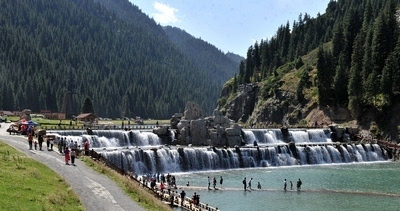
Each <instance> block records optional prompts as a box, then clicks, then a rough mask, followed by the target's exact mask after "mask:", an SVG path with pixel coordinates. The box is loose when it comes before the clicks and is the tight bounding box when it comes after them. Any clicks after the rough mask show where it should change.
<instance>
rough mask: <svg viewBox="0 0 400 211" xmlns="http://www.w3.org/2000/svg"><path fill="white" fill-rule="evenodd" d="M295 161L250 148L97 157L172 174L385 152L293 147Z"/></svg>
mask: <svg viewBox="0 0 400 211" xmlns="http://www.w3.org/2000/svg"><path fill="white" fill-rule="evenodd" d="M295 149H296V152H297V154H298V158H295V157H294V156H293V153H292V152H291V150H290V149H289V147H288V146H286V145H282V146H269V147H257V148H255V147H251V148H237V149H231V148H227V149H212V148H206V147H197V148H191V147H190V148H189V147H185V148H165V147H164V148H158V149H154V148H153V149H140V148H132V149H129V150H119V151H118V150H114V151H100V153H101V154H102V155H103V156H104V157H105V158H107V159H108V160H110V161H111V162H113V163H114V164H115V165H117V166H119V167H121V164H122V165H123V166H122V167H123V168H124V169H125V170H129V171H132V172H136V173H138V174H143V173H155V172H163V173H172V172H182V171H207V170H217V169H233V168H252V167H269V166H293V165H314V164H330V163H351V162H367V161H383V160H386V159H387V156H385V151H382V149H380V147H379V146H378V145H376V144H375V145H366V146H365V147H363V146H362V145H345V146H342V145H337V146H331V145H324V146H305V147H303V146H296V148H295Z"/></svg>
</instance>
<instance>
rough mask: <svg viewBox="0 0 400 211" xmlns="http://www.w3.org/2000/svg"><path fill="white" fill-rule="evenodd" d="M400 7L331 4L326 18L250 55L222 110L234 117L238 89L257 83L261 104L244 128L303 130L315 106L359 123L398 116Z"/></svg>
mask: <svg viewBox="0 0 400 211" xmlns="http://www.w3.org/2000/svg"><path fill="white" fill-rule="evenodd" d="M399 5H400V4H399V1H398V0H363V1H351V0H338V1H331V2H330V3H329V4H328V6H327V9H326V12H325V14H323V15H321V14H318V15H317V17H316V18H311V17H310V16H309V15H307V14H305V15H300V16H299V18H298V20H297V21H294V22H293V23H292V24H290V23H289V22H287V23H286V24H284V25H282V26H281V27H279V29H278V30H277V33H276V35H275V36H273V37H272V38H271V39H269V40H261V41H260V42H257V43H255V44H254V45H253V46H250V47H249V49H248V53H247V58H246V60H244V61H243V62H242V63H241V65H240V73H239V75H238V76H237V77H235V78H234V79H232V80H230V81H229V82H228V83H226V85H225V88H224V90H225V92H224V91H223V94H224V95H223V96H221V99H220V100H219V106H220V108H221V109H222V110H223V111H224V112H227V113H228V116H229V115H232V114H233V113H232V112H233V111H234V110H235V109H233V108H232V107H234V105H236V106H243V104H241V105H237V104H238V103H237V102H238V101H235V100H237V99H238V97H237V96H238V95H239V93H238V92H237V90H238V88H239V87H240V86H241V84H242V86H243V85H244V84H248V83H254V84H256V85H255V86H256V87H259V92H258V96H257V97H256V98H255V100H254V102H255V105H254V104H253V105H252V106H247V107H249V108H251V109H248V110H247V114H243V115H242V118H241V120H242V121H247V120H249V121H255V122H256V121H258V122H260V121H261V122H268V121H271V122H273V123H277V124H299V123H300V121H302V120H304V119H305V118H306V117H307V116H308V115H309V114H310V111H311V109H314V108H315V104H317V105H318V106H319V108H320V109H321V110H324V109H325V110H324V112H325V113H327V110H329V109H330V110H332V108H335V109H334V110H335V111H338V110H339V109H341V108H344V109H347V110H348V111H349V112H350V114H351V118H353V119H355V120H367V119H368V118H369V119H368V121H374V120H378V121H379V118H381V117H383V116H388V115H389V116H390V113H389V110H390V109H393V108H396V106H397V105H398V102H399V98H398V96H399V91H400V70H399V67H400V66H399V65H400V64H399V58H400V57H399V56H400V39H398V38H399V22H398V21H399V12H398V10H396V8H398V7H399ZM254 84H253V85H254ZM241 90H242V91H243V89H241ZM257 90H258V89H257ZM257 90H256V91H257ZM234 102H236V104H235V103H234ZM242 103H243V102H242ZM273 105H279V106H278V107H281V109H280V111H279V112H278V111H277V109H276V110H273V109H272V108H271V106H273ZM278 114H279V115H278ZM337 114H338V115H340V114H339V113H337ZM371 114H372V115H371ZM271 116H275V117H276V116H279V118H272V117H271ZM308 117H309V116H308ZM238 118H239V117H238ZM271 118H272V119H271ZM332 118H333V117H332ZM351 118H350V119H351ZM279 119H280V120H281V122H277V121H278V120H279ZM350 119H349V118H348V119H347V120H350ZM343 120H344V119H343ZM381 122H382V121H381ZM303 123H304V122H303Z"/></svg>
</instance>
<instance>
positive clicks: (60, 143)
mask: <svg viewBox="0 0 400 211" xmlns="http://www.w3.org/2000/svg"><path fill="white" fill-rule="evenodd" d="M63 143H64V138H63V137H61V138H60V141H59V142H58V151H59V152H60V153H62V152H63V150H62V149H63ZM47 148H48V147H47Z"/></svg>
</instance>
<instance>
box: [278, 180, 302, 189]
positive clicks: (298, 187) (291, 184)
mask: <svg viewBox="0 0 400 211" xmlns="http://www.w3.org/2000/svg"><path fill="white" fill-rule="evenodd" d="M302 184H303V182H302V181H301V180H300V178H299V180H298V181H297V184H296V188H297V190H298V191H300V189H301V185H302ZM283 190H284V191H287V180H286V179H284V180H283ZM290 190H293V182H292V181H290Z"/></svg>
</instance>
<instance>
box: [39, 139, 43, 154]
mask: <svg viewBox="0 0 400 211" xmlns="http://www.w3.org/2000/svg"><path fill="white" fill-rule="evenodd" d="M38 141H39V150H40V151H42V146H43V136H42V135H39V136H38Z"/></svg>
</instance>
